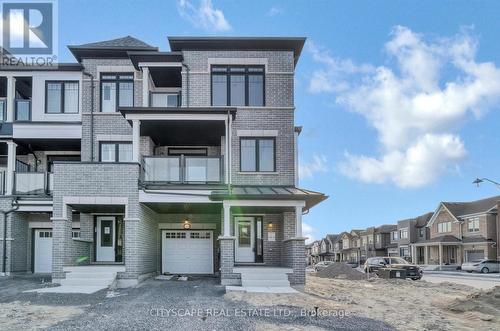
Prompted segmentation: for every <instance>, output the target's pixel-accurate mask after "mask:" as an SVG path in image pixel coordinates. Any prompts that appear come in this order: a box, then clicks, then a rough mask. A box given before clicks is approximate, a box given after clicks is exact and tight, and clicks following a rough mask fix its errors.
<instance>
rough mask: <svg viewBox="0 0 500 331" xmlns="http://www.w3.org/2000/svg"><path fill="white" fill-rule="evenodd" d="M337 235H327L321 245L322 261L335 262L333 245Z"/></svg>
mask: <svg viewBox="0 0 500 331" xmlns="http://www.w3.org/2000/svg"><path fill="white" fill-rule="evenodd" d="M337 237H338V235H337V234H327V235H326V237H325V238H323V239H322V240H321V243H320V253H319V255H320V260H321V261H335V254H334V249H333V243H334V241H335V240H336V239H337Z"/></svg>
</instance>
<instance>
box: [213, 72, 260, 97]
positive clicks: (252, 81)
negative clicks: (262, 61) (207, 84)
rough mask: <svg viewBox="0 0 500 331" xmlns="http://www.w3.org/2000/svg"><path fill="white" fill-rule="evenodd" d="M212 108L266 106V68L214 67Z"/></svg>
mask: <svg viewBox="0 0 500 331" xmlns="http://www.w3.org/2000/svg"><path fill="white" fill-rule="evenodd" d="M211 72H212V106H250V107H263V106H265V102H264V100H265V95H264V81H265V78H264V75H265V72H264V66H219V65H217V66H212V70H211Z"/></svg>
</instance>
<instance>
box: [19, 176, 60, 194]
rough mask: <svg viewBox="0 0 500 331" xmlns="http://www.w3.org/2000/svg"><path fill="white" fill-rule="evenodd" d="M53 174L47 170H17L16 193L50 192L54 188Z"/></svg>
mask: <svg viewBox="0 0 500 331" xmlns="http://www.w3.org/2000/svg"><path fill="white" fill-rule="evenodd" d="M52 179H53V174H51V173H45V172H15V173H14V194H26V195H40V194H50V193H51V192H52V189H53V180H52Z"/></svg>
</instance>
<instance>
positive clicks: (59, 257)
mask: <svg viewBox="0 0 500 331" xmlns="http://www.w3.org/2000/svg"><path fill="white" fill-rule="evenodd" d="M63 208H67V210H66V215H67V216H66V217H52V282H53V283H59V282H60V280H61V279H64V278H66V275H65V273H64V270H63V267H65V266H67V265H71V264H72V261H70V259H71V256H70V252H71V247H72V242H71V241H72V238H71V230H72V221H73V220H72V210H71V207H69V206H63Z"/></svg>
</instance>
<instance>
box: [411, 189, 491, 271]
mask: <svg viewBox="0 0 500 331" xmlns="http://www.w3.org/2000/svg"><path fill="white" fill-rule="evenodd" d="M499 201H500V196H495V197H490V198H486V199H481V200H477V201H472V202H441V203H440V204H439V206H438V208H437V209H436V211H435V212H434V213H433V215H432V217H431V218H430V220H429V222H428V223H427V225H426V228H427V229H428V233H426V231H421V232H419V233H418V235H417V240H416V241H415V243H413V244H410V247H411V249H412V250H413V253H412V256H413V257H414V261H416V262H418V263H421V262H422V261H423V264H426V265H437V266H440V267H442V266H445V265H451V266H455V265H460V264H461V263H463V262H467V261H473V260H477V259H482V258H496V257H497V256H498V247H497V246H498V244H497V242H498V223H499V219H498V204H499ZM419 229H420V228H419ZM420 233H421V234H422V235H423V237H421V238H420V237H419V234H420ZM427 234H428V237H427Z"/></svg>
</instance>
